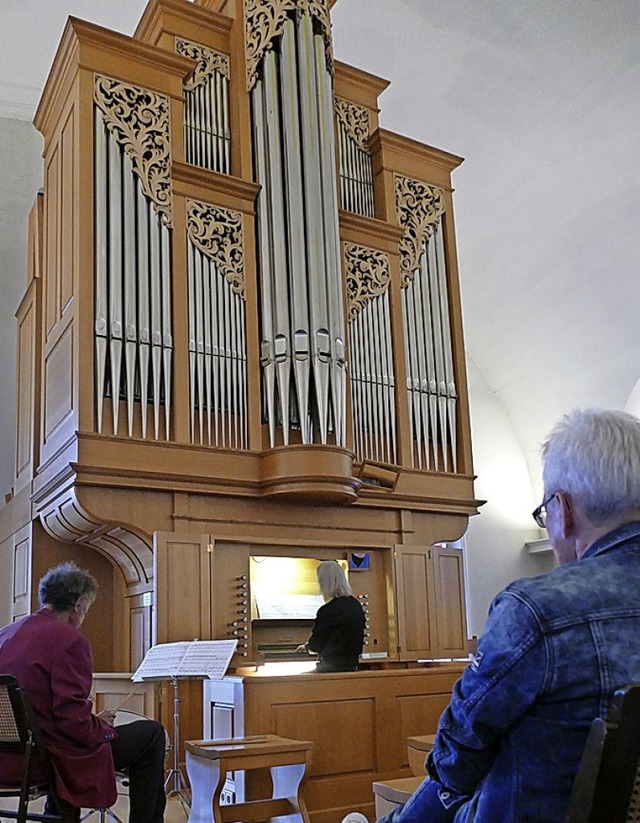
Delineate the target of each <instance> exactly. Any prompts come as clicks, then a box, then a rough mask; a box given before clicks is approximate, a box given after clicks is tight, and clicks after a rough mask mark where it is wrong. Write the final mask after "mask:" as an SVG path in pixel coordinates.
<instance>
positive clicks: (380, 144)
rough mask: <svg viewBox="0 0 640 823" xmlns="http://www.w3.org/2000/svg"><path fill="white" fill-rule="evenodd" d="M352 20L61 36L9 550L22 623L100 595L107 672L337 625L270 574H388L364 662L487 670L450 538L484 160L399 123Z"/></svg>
mask: <svg viewBox="0 0 640 823" xmlns="http://www.w3.org/2000/svg"><path fill="white" fill-rule="evenodd" d="M332 5H333V3H332V2H331V0H195V2H193V3H191V2H187V1H186V0H151V1H150V2H149V4H148V5H147V7H146V9H145V11H144V13H143V16H142V18H141V20H140V23H139V25H138V27H137V30H136V32H135V33H134V35H133V36H132V37H128V36H124V35H121V34H117V33H115V32H112V31H108V30H105V29H103V28H100V27H98V26H95V25H92V24H89V23H86V22H83V21H80V20H77V19H73V18H71V19H69V21H68V23H67V26H66V29H65V31H64V34H63V36H62V40H61V43H60V46H59V49H58V52H57V54H56V57H55V60H54V63H53V66H52V69H51V72H50V75H49V78H48V80H47V83H46V86H45V89H44V92H43V96H42V99H41V102H40V105H39V108H38V110H37V113H36V117H35V125H36V127H37V128H38V130H39V131H40V132H41V133H42V134H43V136H44V138H45V149H44V162H45V184H44V190H43V192H42V193H41V194H40V195H38V197H37V199H36V203H35V205H34V208H33V210H32V213H31V217H30V222H29V271H28V288H27V291H26V294H25V297H24V299H23V301H22V304H21V306H20V308H19V310H18V315H17V317H18V328H19V335H18V350H19V351H18V402H17V425H18V437H17V450H16V482H15V486H14V489H13V490H12V495H11V496H10V497H11V499H10V500H9V502H8V505H7V506H6V507H5V509H4V510H3V512H1V513H0V539H2V541H3V543H2V545H3V548H4V549H5V557H8V556H10V557H11V558H12V569H13V581H14V592H13V594H14V596H13V614H14V617H18V616H20V615H21V614H24V613H26V612H28V611H29V610H30V609H31V608H33V606H34V598H35V593H34V592H33V591H32V589H33V581H36V580H37V579H38V576H39V575H40V573H41V572H42V571H44V569H46V568H47V567H48V566H50V565H52V563H54V562H58V561H59V560H62V559H68V558H73V559H76V560H77V561H78V562H79V563H80V564H81V565H84V566H85V567H89V568H91V569H92V570H93V571H94V572H95V573H96V574H98V576H99V578H100V582H101V595H100V597H101V604H102V605H101V607H100V608H101V613H100V615H93V616H92V615H91V613H90V617H89V618H88V620H87V624H86V627H87V633H88V634H89V635H90V637H91V639H92V642H93V644H94V647H95V650H96V668H97V669H98V670H101V671H112V672H117V671H121V672H129V671H132V670H133V669H134V668H135V667H136V666H137V664H138V663H139V662H140V660H141V659H142V657H143V656H144V654H145V652H146V650H147V649H148V648H149V646H150V644H152V643H153V642H167V641H172V640H184V639H193V638H194V637H198V638H200V639H209V638H218V639H222V638H225V637H230V636H233V637H236V638H237V639H238V641H239V645H238V652H237V655H236V656H235V658H234V661H233V665H234V666H246V665H248V664H250V663H258V662H261V661H262V660H263V659H265V658H267V659H268V658H269V656H270V655H271V656H275V657H277V658H278V659H281V658H282V657H283V656H284V657H286V651H287V649H290V648H291V647H292V646H294V645H295V644H296V643H297V642H300V641H301V640H304V639H305V637H306V636H307V635H308V630H309V625H308V622H307V623H305V622H304V621H302V622H296V621H288V622H287V621H282V622H280V623H279V622H278V621H277V620H276V621H273V620H263V619H260V618H259V617H256V616H255V612H252V592H251V579H250V574H249V566H250V561H251V558H253V557H258V556H260V557H286V558H301V559H305V558H306V559H314V558H315V559H327V558H335V559H341V560H348V559H349V558H350V557H351V556H352V555H355V556H357V557H362V556H366V558H367V563H366V570H356V571H353V572H352V573H351V575H350V581H351V583H352V586H353V589H354V593H355V594H356V596H358V597H360V598H361V600H362V601H363V603H364V604H365V607H366V608H367V610H368V626H367V646H366V649H365V651H367V652H368V653H371V654H372V655H376V656H386V657H387V659H388V660H391V661H415V660H418V659H423V658H442V657H447V658H453V657H461V656H465V655H466V652H467V645H466V623H465V608H464V590H463V584H462V558H461V555H460V551H459V550H456V549H452V548H447V547H443V546H442V545H437V544H445V543H449V542H451V541H455V540H456V539H457V538H459V537H460V536H461V535H462V534H463V533H464V531H465V529H466V525H467V520H468V517H469V515H471V514H473V513H475V512H476V511H477V506H478V501H477V500H476V499H475V498H474V494H473V475H472V461H471V442H470V427H469V418H468V399H467V386H466V375H465V360H464V343H463V333H462V320H461V309H460V297H459V288H458V272H457V263H456V248H455V232H454V218H453V205H452V187H451V173H452V172H453V170H454V169H455V168H456V167H457V166H458V165H459V164H460V162H461V159H460V158H458V157H456V156H454V155H451V154H448V153H446V152H443V151H440V150H437V149H434V148H431V147H428V146H425V145H422V144H420V143H417V142H415V141H413V140H411V139H408V138H406V137H401V136H399V135H397V134H393V133H391V132H389V131H385V130H383V129H380V128H379V124H378V97H379V95H380V94H381V93H382V91H383V90H384V89H385V88H386V86H387V83H386V81H383V80H380V79H379V78H377V77H374V76H372V75H370V74H368V73H366V72H364V71H360V70H358V69H356V68H353V67H351V66H347V65H345V64H342V63H339V62H337V61H335V60H334V58H333V54H332V47H331V22H330V6H332ZM107 619H108V620H109V627H110V631H109V632H107V633H105V632H104V625H105V621H106V620H107ZM92 621H93V622H92ZM279 644H281V645H280V646H279ZM193 695H194V698H193V699H194V701H195V700H196V697H195V692H193ZM198 711H199V709H198V710H197V711H194V717H195V718H196V719H195V720H194V721H193V723H192V734H191V735H190V736H192V737H197V736H199V734H200V733H201V730H200V729H199V728H198V722H199V715H198ZM185 734H186V735H187V736H189V724H188V722H187V723H186V731H185Z"/></svg>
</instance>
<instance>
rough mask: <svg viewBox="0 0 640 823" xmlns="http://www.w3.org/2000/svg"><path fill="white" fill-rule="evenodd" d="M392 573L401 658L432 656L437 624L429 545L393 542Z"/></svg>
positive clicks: (426, 657) (413, 658)
mask: <svg viewBox="0 0 640 823" xmlns="http://www.w3.org/2000/svg"><path fill="white" fill-rule="evenodd" d="M395 574H396V596H397V616H398V641H399V646H400V649H399V653H400V659H401V660H416V659H428V658H430V657H435V656H436V654H435V651H436V649H435V642H436V626H435V609H434V606H433V596H434V591H433V580H432V571H431V559H430V556H429V549H428V548H423V549H421V548H418V547H415V548H414V547H411V548H409V547H400V546H396V550H395Z"/></svg>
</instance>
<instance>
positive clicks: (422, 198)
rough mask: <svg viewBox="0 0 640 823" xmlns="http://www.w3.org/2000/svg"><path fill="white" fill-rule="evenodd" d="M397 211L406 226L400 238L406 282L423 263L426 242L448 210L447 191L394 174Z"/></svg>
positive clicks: (401, 265)
mask: <svg viewBox="0 0 640 823" xmlns="http://www.w3.org/2000/svg"><path fill="white" fill-rule="evenodd" d="M394 181H395V194H396V214H397V216H398V222H399V223H400V225H401V226H402V228H403V229H404V236H403V237H402V240H401V241H400V268H401V270H402V285H403V286H406V285H407V284H408V283H410V282H411V281H412V280H413V275H414V273H415V271H416V269H417V268H418V265H419V263H420V255H421V253H422V245H423V243H424V241H425V240H426V239H428V238H429V237H430V236H431V235H432V234H433V231H434V229H435V227H436V225H437V223H438V221H439V220H440V216H441V215H442V213H443V212H444V191H443V189H440V188H438V187H437V186H429V185H428V184H427V183H423V182H421V181H420V180H412V179H411V178H410V177H403V176H402V175H400V174H396V175H394Z"/></svg>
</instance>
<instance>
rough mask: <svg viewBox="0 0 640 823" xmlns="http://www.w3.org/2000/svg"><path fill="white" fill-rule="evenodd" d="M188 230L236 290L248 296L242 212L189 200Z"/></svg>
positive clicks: (237, 292)
mask: <svg viewBox="0 0 640 823" xmlns="http://www.w3.org/2000/svg"><path fill="white" fill-rule="evenodd" d="M187 234H188V236H189V239H190V240H191V242H192V243H193V244H194V245H195V246H197V247H198V248H199V249H200V251H202V252H203V253H204V254H206V255H207V257H210V258H211V259H212V260H213V261H214V263H215V264H216V266H217V267H218V270H219V271H220V273H221V274H222V275H223V276H224V278H225V279H226V280H227V282H228V283H229V284H230V286H231V288H232V289H233V291H234V292H235V293H236V294H238V295H240V297H241V298H242V299H243V300H244V299H245V280H244V248H243V239H242V215H241V214H240V212H237V211H231V209H223V208H221V207H219V206H212V205H211V204H209V203H200V202H198V201H197V200H187Z"/></svg>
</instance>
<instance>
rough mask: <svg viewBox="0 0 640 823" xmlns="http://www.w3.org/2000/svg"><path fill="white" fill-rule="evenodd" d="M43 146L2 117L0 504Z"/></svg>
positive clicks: (24, 126)
mask: <svg viewBox="0 0 640 823" xmlns="http://www.w3.org/2000/svg"><path fill="white" fill-rule="evenodd" d="M42 147H43V140H42V137H41V136H40V134H38V132H37V131H36V130H35V129H34V127H33V126H32V125H31V123H28V122H26V121H24V120H9V119H6V118H0V378H1V383H0V386H1V389H0V501H2V502H0V507H1V506H2V505H3V501H4V495H5V494H6V493H7V492H8V491H9V490H10V488H11V485H12V483H13V475H14V451H15V420H14V418H15V402H16V400H15V370H16V324H15V317H14V316H15V311H16V309H17V308H18V303H19V302H20V300H21V299H22V295H23V294H24V290H25V286H26V282H27V216H28V214H29V211H30V209H31V206H32V205H33V201H34V200H35V197H36V194H37V192H38V189H39V188H40V187H41V186H42Z"/></svg>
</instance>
